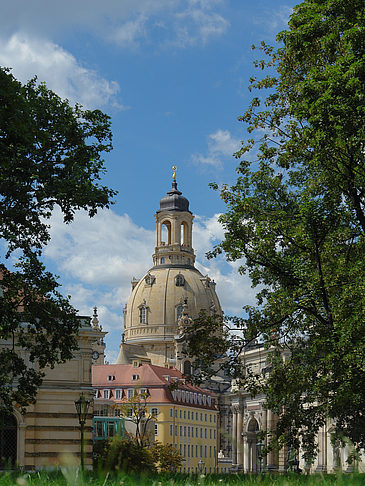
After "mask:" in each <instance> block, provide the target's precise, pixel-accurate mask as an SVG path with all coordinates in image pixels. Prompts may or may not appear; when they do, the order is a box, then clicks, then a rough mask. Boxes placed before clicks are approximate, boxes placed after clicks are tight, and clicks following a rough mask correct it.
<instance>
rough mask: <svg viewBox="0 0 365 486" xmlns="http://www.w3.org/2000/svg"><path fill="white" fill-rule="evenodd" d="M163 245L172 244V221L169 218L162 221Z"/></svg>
mask: <svg viewBox="0 0 365 486" xmlns="http://www.w3.org/2000/svg"><path fill="white" fill-rule="evenodd" d="M161 245H171V222H170V221H168V220H166V221H163V222H162V223H161Z"/></svg>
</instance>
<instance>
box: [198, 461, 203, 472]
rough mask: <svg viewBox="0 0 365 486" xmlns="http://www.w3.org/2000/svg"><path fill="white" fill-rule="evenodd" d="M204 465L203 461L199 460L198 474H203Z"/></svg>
mask: <svg viewBox="0 0 365 486" xmlns="http://www.w3.org/2000/svg"><path fill="white" fill-rule="evenodd" d="M204 464H205V462H204V461H202V460H201V459H200V461H199V462H198V471H199V472H200V473H202V472H203V469H204Z"/></svg>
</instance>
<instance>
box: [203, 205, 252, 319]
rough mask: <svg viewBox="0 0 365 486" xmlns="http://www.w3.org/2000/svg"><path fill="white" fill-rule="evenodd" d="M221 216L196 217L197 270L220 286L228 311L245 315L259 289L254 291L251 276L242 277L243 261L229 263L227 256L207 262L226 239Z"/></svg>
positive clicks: (219, 292) (224, 304)
mask: <svg viewBox="0 0 365 486" xmlns="http://www.w3.org/2000/svg"><path fill="white" fill-rule="evenodd" d="M218 217H219V214H215V215H214V216H213V217H211V218H204V217H200V216H196V223H195V225H194V247H195V250H196V254H197V262H198V263H197V268H198V269H199V270H200V271H201V272H202V273H203V274H204V275H205V274H209V276H210V277H211V278H212V279H214V280H215V281H216V283H217V294H218V297H219V300H220V302H221V306H222V308H223V310H224V312H225V313H226V314H228V315H241V314H242V307H243V306H244V305H253V304H254V303H255V296H256V290H255V289H252V288H251V280H250V279H249V277H248V276H247V275H240V274H239V273H238V268H239V267H240V266H241V265H242V264H243V263H244V262H243V261H242V260H238V261H235V262H226V261H225V259H224V256H218V257H217V258H214V259H212V260H207V259H206V257H205V254H206V253H207V251H209V250H212V249H213V247H214V246H215V245H216V244H217V243H220V242H221V241H222V239H223V238H224V229H223V227H222V225H221V224H220V223H219V221H218Z"/></svg>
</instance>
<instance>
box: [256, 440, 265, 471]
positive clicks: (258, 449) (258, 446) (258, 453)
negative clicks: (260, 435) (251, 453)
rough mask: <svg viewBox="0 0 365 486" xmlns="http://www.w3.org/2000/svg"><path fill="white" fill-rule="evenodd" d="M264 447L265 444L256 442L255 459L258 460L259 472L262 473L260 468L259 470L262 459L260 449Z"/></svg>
mask: <svg viewBox="0 0 365 486" xmlns="http://www.w3.org/2000/svg"><path fill="white" fill-rule="evenodd" d="M264 447H265V444H263V443H262V442H257V444H256V450H257V457H258V460H259V472H261V471H262V468H261V463H262V458H263V455H262V449H263V448H264Z"/></svg>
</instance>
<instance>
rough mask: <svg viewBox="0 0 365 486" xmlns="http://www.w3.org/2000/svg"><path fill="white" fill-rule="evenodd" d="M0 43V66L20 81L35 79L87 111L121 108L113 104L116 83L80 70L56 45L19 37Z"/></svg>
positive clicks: (116, 102) (43, 40)
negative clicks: (9, 69)
mask: <svg viewBox="0 0 365 486" xmlns="http://www.w3.org/2000/svg"><path fill="white" fill-rule="evenodd" d="M0 40H1V47H0V65H2V66H5V67H10V68H12V72H13V74H14V76H15V77H16V78H17V79H19V80H20V81H22V82H26V81H27V80H28V79H30V78H32V77H34V76H37V77H38V80H39V81H45V82H46V84H47V86H48V87H49V88H50V89H52V90H53V91H55V92H56V93H57V94H58V95H59V96H61V98H68V99H69V100H70V102H71V103H75V102H79V103H81V104H82V105H84V106H85V107H87V108H96V107H98V108H100V107H102V106H106V105H113V106H115V107H117V108H122V106H121V105H120V104H119V102H118V101H117V94H118V92H119V85H118V83H117V82H116V81H108V80H106V79H105V78H102V77H101V76H99V75H98V74H97V72H96V71H93V70H90V69H87V68H85V67H83V66H82V65H81V64H79V63H78V62H77V60H76V58H75V57H74V56H73V55H72V54H70V53H69V52H67V51H66V50H64V49H62V47H60V46H58V45H57V44H54V43H53V42H50V41H48V40H46V39H40V38H36V37H30V36H24V35H20V34H13V35H12V36H11V37H10V39H8V40H5V39H0Z"/></svg>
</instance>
